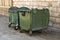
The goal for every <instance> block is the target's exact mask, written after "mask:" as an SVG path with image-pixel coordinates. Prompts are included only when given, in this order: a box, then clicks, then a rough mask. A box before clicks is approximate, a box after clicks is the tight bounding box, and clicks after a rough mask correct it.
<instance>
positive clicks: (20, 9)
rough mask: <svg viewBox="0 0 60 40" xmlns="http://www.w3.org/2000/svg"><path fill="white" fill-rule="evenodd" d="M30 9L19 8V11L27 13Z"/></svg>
mask: <svg viewBox="0 0 60 40" xmlns="http://www.w3.org/2000/svg"><path fill="white" fill-rule="evenodd" d="M29 10H30V9H29V8H27V7H20V8H19V11H29Z"/></svg>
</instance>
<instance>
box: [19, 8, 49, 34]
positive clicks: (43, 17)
mask: <svg viewBox="0 0 60 40" xmlns="http://www.w3.org/2000/svg"><path fill="white" fill-rule="evenodd" d="M19 16H20V27H21V30H26V31H29V34H32V31H37V30H42V29H46V28H48V23H49V10H48V9H32V10H30V12H26V13H25V16H23V15H22V13H21V12H20V13H19Z"/></svg>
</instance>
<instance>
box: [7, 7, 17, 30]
mask: <svg viewBox="0 0 60 40" xmlns="http://www.w3.org/2000/svg"><path fill="white" fill-rule="evenodd" d="M8 13H9V27H11V25H12V24H14V26H15V29H17V28H18V8H17V7H10V8H9V10H8Z"/></svg>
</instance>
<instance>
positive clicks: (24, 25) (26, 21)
mask: <svg viewBox="0 0 60 40" xmlns="http://www.w3.org/2000/svg"><path fill="white" fill-rule="evenodd" d="M19 15H20V27H21V29H24V30H29V29H30V13H25V16H23V15H22V13H19Z"/></svg>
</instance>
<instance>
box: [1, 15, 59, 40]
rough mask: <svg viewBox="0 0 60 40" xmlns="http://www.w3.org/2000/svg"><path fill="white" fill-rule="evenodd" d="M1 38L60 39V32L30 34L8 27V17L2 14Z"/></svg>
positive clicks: (25, 39) (12, 39)
mask: <svg viewBox="0 0 60 40" xmlns="http://www.w3.org/2000/svg"><path fill="white" fill-rule="evenodd" d="M0 40H60V32H59V31H58V32H50V31H48V32H42V33H39V32H34V33H33V35H32V36H29V35H28V34H27V33H19V31H15V30H13V28H8V18H7V17H5V16H1V15H0Z"/></svg>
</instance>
